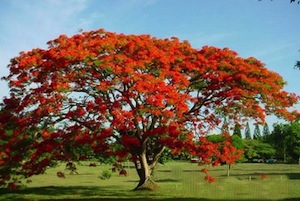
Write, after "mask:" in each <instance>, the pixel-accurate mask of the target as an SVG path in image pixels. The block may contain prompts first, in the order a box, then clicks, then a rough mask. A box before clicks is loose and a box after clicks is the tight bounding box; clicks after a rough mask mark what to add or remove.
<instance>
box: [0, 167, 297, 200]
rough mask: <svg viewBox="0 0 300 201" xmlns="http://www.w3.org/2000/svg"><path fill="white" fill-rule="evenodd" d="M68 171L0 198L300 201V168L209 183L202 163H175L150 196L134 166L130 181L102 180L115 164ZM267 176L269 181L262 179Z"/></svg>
mask: <svg viewBox="0 0 300 201" xmlns="http://www.w3.org/2000/svg"><path fill="white" fill-rule="evenodd" d="M64 167H65V166H64V165H62V166H60V167H57V168H54V169H49V170H48V171H47V172H46V174H44V175H39V176H34V177H32V178H31V180H32V182H31V183H29V184H27V188H25V189H23V190H20V191H16V192H15V191H9V190H6V189H1V188H0V200H1V201H2V200H5V201H8V200H24V201H27V200H84V201H96V200H108V201H117V200H120V201H127V200H128V201H129V200H133V201H142V200H146V201H147V200H154V201H155V200H159V201H171V200H182V201H188V200H191V201H211V200H217V201H227V200H240V201H242V200H245V201H246V200H249V201H250V200H287V201H288V200H289V201H291V200H295V201H296V200H300V166H299V165H287V164H237V165H234V166H233V167H232V170H231V176H230V177H229V178H227V176H226V166H220V167H215V168H209V169H210V170H211V171H210V174H211V175H212V176H214V177H216V178H217V182H215V183H207V182H206V181H204V179H203V178H204V174H203V173H201V172H200V171H199V170H200V169H201V168H200V167H199V166H197V164H191V163H188V162H169V163H167V164H165V165H159V166H158V167H157V169H156V171H155V174H154V178H155V180H156V181H157V183H158V184H159V186H160V188H159V190H157V191H146V192H145V191H132V189H133V188H134V187H135V186H136V184H137V180H138V178H137V176H136V173H135V170H134V169H133V168H127V171H128V176H127V177H125V176H119V175H118V174H117V173H114V174H113V175H112V177H111V178H110V179H108V180H101V179H100V178H99V176H100V175H101V173H102V171H103V170H107V169H109V168H110V166H107V165H101V166H100V165H98V166H97V167H89V166H88V163H83V164H82V165H77V169H78V173H79V174H78V175H77V174H72V175H71V174H69V173H68V172H67V171H65V173H66V174H65V176H66V178H65V179H63V178H58V177H57V176H56V172H57V171H64ZM262 175H264V177H266V178H263V179H262V178H261V177H262Z"/></svg>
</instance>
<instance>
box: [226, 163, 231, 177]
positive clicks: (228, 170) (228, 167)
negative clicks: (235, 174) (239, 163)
mask: <svg viewBox="0 0 300 201" xmlns="http://www.w3.org/2000/svg"><path fill="white" fill-rule="evenodd" d="M230 169H231V164H227V177H229V176H230Z"/></svg>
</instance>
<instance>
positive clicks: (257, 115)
mask: <svg viewBox="0 0 300 201" xmlns="http://www.w3.org/2000/svg"><path fill="white" fill-rule="evenodd" d="M48 45H49V47H48V49H33V50H31V51H29V52H21V53H20V55H19V56H17V57H15V58H13V59H12V60H11V63H10V64H9V69H10V74H9V75H8V76H6V77H5V80H7V81H8V83H9V87H10V97H8V98H6V99H5V100H4V106H3V108H6V109H7V108H9V111H10V112H9V115H11V116H13V117H14V118H11V120H12V121H13V122H12V123H10V125H13V126H12V128H11V127H10V129H9V125H8V122H7V121H5V119H6V117H4V114H5V115H7V113H6V112H2V113H1V116H2V117H1V125H2V127H1V132H0V136H1V139H6V141H5V143H4V142H3V144H4V146H2V145H1V148H0V164H2V165H4V166H9V167H12V166H13V165H12V163H13V162H15V163H17V164H20V162H22V163H21V165H16V166H14V167H15V169H14V171H15V172H17V173H18V174H24V175H25V176H31V175H32V174H39V173H42V172H43V171H44V170H45V167H47V166H49V165H51V164H52V163H53V161H55V160H57V159H65V158H68V157H72V156H71V155H70V150H72V149H75V148H76V146H78V145H89V146H90V147H91V148H92V150H94V152H96V153H101V154H104V153H115V152H116V153H117V154H118V155H119V156H120V157H122V156H125V155H126V154H128V153H129V154H130V155H131V158H132V160H133V162H134V163H135V164H136V167H137V170H138V174H139V176H140V178H141V180H142V179H143V178H144V177H145V180H147V178H148V177H149V175H150V173H151V170H152V169H153V167H154V165H155V164H156V162H157V159H158V157H159V156H160V154H161V153H162V151H163V149H164V148H165V147H169V148H171V149H172V150H174V151H175V152H176V151H177V152H179V151H182V150H183V148H187V149H189V151H194V153H195V154H198V153H199V154H200V155H201V157H202V158H205V157H209V155H210V154H209V153H214V152H215V151H212V150H213V149H212V148H211V147H213V146H212V145H211V147H207V146H203V145H204V144H205V143H200V144H201V146H196V144H194V139H195V136H196V135H199V134H202V133H205V132H206V131H207V130H209V129H213V128H215V127H216V126H218V125H219V124H220V123H221V120H222V118H223V117H224V116H226V117H227V118H228V119H231V120H232V121H236V122H242V121H243V120H244V119H247V118H249V117H250V118H253V119H255V120H257V121H258V122H263V121H264V118H265V115H267V114H275V115H277V116H279V117H284V118H287V119H289V120H292V119H293V117H294V116H293V114H292V113H291V112H289V111H288V110H287V108H288V107H290V106H292V105H293V104H295V103H296V102H297V101H298V99H299V97H297V96H296V95H295V94H291V93H288V92H285V91H283V87H284V84H285V82H284V81H283V79H282V77H280V76H279V75H278V74H277V73H274V72H271V71H269V70H268V69H267V68H265V67H264V65H263V64H262V63H261V62H260V61H258V60H256V59H255V58H247V59H244V58H241V57H239V56H238V55H237V53H236V52H234V51H231V50H229V49H228V48H224V49H219V48H216V47H207V46H205V47H203V48H202V49H200V50H197V49H194V48H192V47H191V46H190V44H189V43H188V42H186V41H184V42H181V41H179V40H178V39H177V38H171V39H159V38H155V37H151V36H149V35H125V34H116V33H111V32H106V31H104V30H102V29H100V30H96V31H90V32H83V33H80V34H77V35H75V36H72V37H67V36H65V35H61V36H60V37H59V38H57V39H55V40H52V41H49V42H48ZM6 109H5V110H6ZM8 130H9V132H8ZM16 142H24V143H25V145H26V146H23V150H22V152H23V153H24V154H23V155H19V156H18V157H16V156H15V155H14V153H15V152H14V150H16V149H17V147H15V146H14V145H15V144H16ZM115 143H119V144H121V145H122V148H119V149H117V150H115V149H112V148H111V145H112V144H115ZM208 144H209V143H208ZM226 147H227V146H226ZM228 149H230V148H228ZM226 150H227V149H226ZM227 152H228V151H227ZM227 152H226V151H225V152H224V153H227ZM25 153H26V154H25ZM230 153H231V152H230ZM214 154H215V155H218V154H216V153H214ZM219 156H220V158H228V157H227V156H224V155H223V156H222V157H221V155H220V154H219ZM226 160H227V159H226ZM208 161H209V160H208ZM138 167H140V169H139V168H138ZM5 171H7V172H9V171H11V168H10V169H9V168H8V169H6V170H5ZM149 172H150V173H149ZM6 175H7V174H6ZM10 179H11V178H10ZM4 180H7V178H6V177H4V176H1V178H0V181H2V183H3V184H4V182H3V181H4Z"/></svg>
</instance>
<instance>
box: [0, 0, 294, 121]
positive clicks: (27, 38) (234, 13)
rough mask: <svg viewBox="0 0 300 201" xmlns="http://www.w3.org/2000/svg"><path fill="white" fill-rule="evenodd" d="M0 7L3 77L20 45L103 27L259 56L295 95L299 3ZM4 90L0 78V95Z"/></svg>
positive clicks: (5, 2) (11, 3) (132, 0)
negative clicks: (176, 38)
mask: <svg viewBox="0 0 300 201" xmlns="http://www.w3.org/2000/svg"><path fill="white" fill-rule="evenodd" d="M0 5H1V7H0V76H1V77H2V76H5V75H7V74H8V69H7V67H6V66H7V64H8V63H9V60H10V59H11V58H13V57H14V56H17V55H18V53H19V52H20V51H27V50H31V49H32V48H35V47H40V48H46V47H47V46H46V42H47V41H49V40H51V39H54V38H56V37H58V36H59V35H60V34H67V35H73V34H76V33H78V30H80V29H83V30H93V29H98V28H104V29H106V30H107V31H114V32H118V33H128V34H129V33H130V34H150V35H153V36H156V37H160V38H167V37H172V36H176V37H178V38H180V39H182V40H188V41H189V42H190V43H191V44H192V46H193V47H195V48H201V47H202V46H204V45H211V46H217V47H229V48H231V49H233V50H235V51H237V52H238V53H239V54H240V56H242V57H249V56H254V57H256V58H257V59H259V60H261V61H262V62H264V63H265V64H266V67H267V68H269V69H270V70H272V71H276V72H278V73H279V74H280V75H282V76H283V78H284V79H285V80H286V81H287V82H288V85H287V86H286V88H285V89H286V90H287V91H289V92H294V93H298V94H300V83H299V77H300V70H295V69H294V68H293V66H294V65H295V63H296V60H300V52H299V50H300V38H299V36H300V26H299V22H300V5H298V4H296V3H294V4H290V3H289V0H273V1H271V0H263V1H258V0H222V1H220V0H26V1H22V0H0ZM7 95H8V88H7V85H6V83H5V82H3V81H0V99H2V98H3V97H4V96H7ZM297 108H298V109H299V108H300V107H297ZM270 121H271V123H274V122H276V119H271V120H270Z"/></svg>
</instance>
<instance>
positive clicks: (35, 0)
mask: <svg viewBox="0 0 300 201" xmlns="http://www.w3.org/2000/svg"><path fill="white" fill-rule="evenodd" d="M87 3H88V0H72V1H69V0H63V1H62V0H43V1H40V0H28V1H18V0H11V1H4V3H3V2H2V5H1V6H2V9H1V11H3V12H1V18H0V30H1V32H0V52H1V55H0V76H1V77H2V76H5V75H7V74H8V69H7V68H6V66H7V64H8V63H9V60H10V59H11V58H12V57H14V56H17V54H18V53H19V52H20V51H28V50H31V49H32V48H36V47H41V48H45V47H46V42H47V41H49V40H52V39H54V38H57V37H58V35H60V34H68V35H70V34H74V33H76V32H77V31H78V30H79V29H80V28H83V29H85V28H89V26H90V25H91V24H92V21H93V20H95V18H96V17H97V16H95V15H93V14H92V13H90V14H89V13H88V12H85V13H84V14H85V16H84V15H83V12H84V11H85V9H86V8H87ZM0 88H1V91H0V99H2V97H3V96H6V95H8V89H7V87H6V83H4V82H3V81H0Z"/></svg>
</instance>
